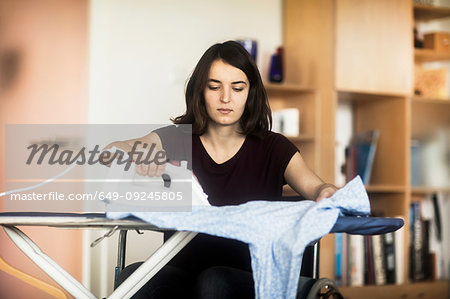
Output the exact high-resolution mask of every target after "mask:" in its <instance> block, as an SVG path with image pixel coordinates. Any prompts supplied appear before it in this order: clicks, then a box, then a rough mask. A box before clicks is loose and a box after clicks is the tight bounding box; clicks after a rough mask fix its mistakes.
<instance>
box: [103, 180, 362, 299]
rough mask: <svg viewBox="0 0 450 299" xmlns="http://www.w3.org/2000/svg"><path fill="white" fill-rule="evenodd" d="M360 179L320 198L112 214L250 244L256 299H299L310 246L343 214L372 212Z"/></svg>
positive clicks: (111, 213) (112, 213)
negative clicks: (305, 255)
mask: <svg viewBox="0 0 450 299" xmlns="http://www.w3.org/2000/svg"><path fill="white" fill-rule="evenodd" d="M369 213H370V204H369V199H368V196H367V192H366V190H365V188H364V185H363V183H362V181H361V179H360V178H359V177H356V178H355V179H353V180H352V181H351V182H349V183H348V184H347V185H346V186H345V187H343V188H341V189H340V190H338V191H337V192H336V193H335V194H334V195H333V196H332V197H330V198H326V199H323V200H321V201H320V202H317V203H316V202H313V201H300V202H269V201H251V202H247V203H245V204H242V205H239V206H224V207H212V206H194V207H193V209H192V212H177V213H169V212H137V213H120V212H110V213H108V214H107V217H108V218H113V219H117V218H124V217H127V216H130V215H133V216H135V217H138V218H140V219H142V220H144V221H146V222H148V223H151V224H154V225H156V226H158V227H161V228H168V229H175V230H186V231H195V232H201V233H207V234H211V235H216V236H221V237H227V238H232V239H237V240H240V241H243V242H246V243H248V244H249V248H250V255H251V259H252V269H253V278H254V281H255V294H256V298H260V299H273V298H295V297H296V294H297V284H298V279H299V273H300V267H301V262H302V257H303V251H304V250H305V247H306V246H307V245H309V244H310V243H312V242H314V241H316V240H318V239H320V238H321V237H323V236H324V235H326V234H327V233H329V232H330V230H331V228H332V227H333V225H334V224H335V222H336V219H337V217H338V216H339V215H343V214H345V215H350V214H351V215H368V214H369Z"/></svg>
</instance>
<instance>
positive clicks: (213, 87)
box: [208, 85, 219, 90]
mask: <svg viewBox="0 0 450 299" xmlns="http://www.w3.org/2000/svg"><path fill="white" fill-rule="evenodd" d="M208 88H209V89H210V90H218V89H219V86H211V85H210V86H208Z"/></svg>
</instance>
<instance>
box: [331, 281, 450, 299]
mask: <svg viewBox="0 0 450 299" xmlns="http://www.w3.org/2000/svg"><path fill="white" fill-rule="evenodd" d="M448 283H449V282H448V281H445V280H438V281H424V282H415V283H406V284H388V285H365V286H358V287H339V291H340V292H341V293H342V295H343V296H344V298H348V299H353V298H365V299H372V298H447V296H448ZM387 294H388V295H387Z"/></svg>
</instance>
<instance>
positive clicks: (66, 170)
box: [0, 163, 76, 197]
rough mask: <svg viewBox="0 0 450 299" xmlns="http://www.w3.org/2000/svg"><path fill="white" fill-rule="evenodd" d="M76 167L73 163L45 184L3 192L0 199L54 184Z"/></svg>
mask: <svg viewBox="0 0 450 299" xmlns="http://www.w3.org/2000/svg"><path fill="white" fill-rule="evenodd" d="M75 165H76V164H75V163H73V164H72V165H70V166H69V167H67V168H66V169H65V170H64V171H62V172H61V173H59V174H57V175H55V176H54V177H52V178H50V179H47V180H45V181H43V182H40V183H39V184H36V185H33V186H29V187H24V188H19V189H14V190H10V191H6V192H3V193H0V197H3V196H6V195H9V194H12V193H17V192H24V191H28V190H31V189H35V188H39V187H41V186H43V185H45V184H48V183H50V182H53V181H54V180H56V179H57V178H60V177H62V176H63V175H65V174H66V173H68V172H69V171H70V170H72V168H74V167H75Z"/></svg>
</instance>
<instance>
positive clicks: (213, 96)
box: [204, 60, 250, 130]
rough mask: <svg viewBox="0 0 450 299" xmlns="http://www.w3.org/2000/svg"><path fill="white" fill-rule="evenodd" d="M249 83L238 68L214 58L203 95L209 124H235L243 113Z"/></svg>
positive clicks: (237, 125)
mask: <svg viewBox="0 0 450 299" xmlns="http://www.w3.org/2000/svg"><path fill="white" fill-rule="evenodd" d="M249 89H250V83H249V82H248V79H247V76H246V75H245V73H244V72H243V71H241V70H240V69H238V68H236V67H234V66H232V65H230V64H228V63H226V62H224V61H223V60H216V61H214V62H213V63H212V65H211V68H210V70H209V77H208V81H207V84H206V88H205V92H204V96H205V104H206V112H207V113H208V116H209V118H210V125H219V126H235V127H236V129H237V130H238V129H240V128H239V120H240V118H241V116H242V114H243V113H244V109H245V103H246V102H247V97H248V91H249Z"/></svg>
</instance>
